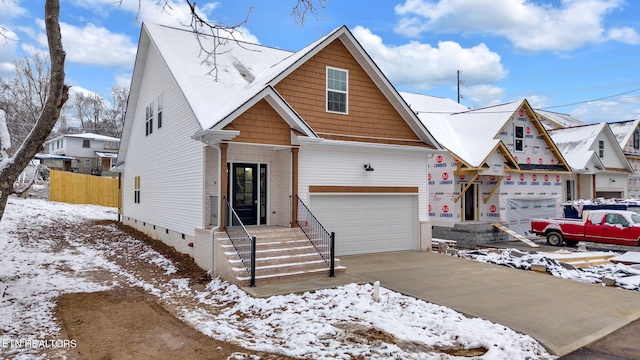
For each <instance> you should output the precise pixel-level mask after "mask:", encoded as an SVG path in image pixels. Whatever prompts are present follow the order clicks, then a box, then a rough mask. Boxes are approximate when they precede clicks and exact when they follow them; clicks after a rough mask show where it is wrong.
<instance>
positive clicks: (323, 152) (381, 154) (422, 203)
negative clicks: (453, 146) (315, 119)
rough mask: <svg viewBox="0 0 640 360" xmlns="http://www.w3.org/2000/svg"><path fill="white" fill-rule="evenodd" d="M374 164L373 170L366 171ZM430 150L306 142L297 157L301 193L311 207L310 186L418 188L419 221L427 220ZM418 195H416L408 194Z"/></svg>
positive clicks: (299, 193)
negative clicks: (327, 144)
mask: <svg viewBox="0 0 640 360" xmlns="http://www.w3.org/2000/svg"><path fill="white" fill-rule="evenodd" d="M364 164H371V166H372V167H373V168H374V171H364ZM426 177H427V153H426V152H425V151H424V150H422V151H420V150H418V149H415V148H410V147H404V148H390V147H386V146H373V145H371V146H354V145H346V144H345V145H340V144H338V143H337V142H333V143H332V144H331V145H330V146H326V145H322V144H317V145H309V144H305V145H303V146H301V147H300V154H299V158H298V196H300V198H301V199H302V201H304V202H305V203H306V204H307V205H308V206H310V207H311V208H312V207H313V204H310V201H311V197H310V196H309V186H323V185H324V186H358V187H364V186H389V187H400V186H403V187H406V186H411V187H418V213H419V219H418V220H420V221H427V220H429V218H428V213H427V196H428V194H427V193H428V190H427V179H426ZM407 195H412V196H415V195H416V194H415V193H413V194H407Z"/></svg>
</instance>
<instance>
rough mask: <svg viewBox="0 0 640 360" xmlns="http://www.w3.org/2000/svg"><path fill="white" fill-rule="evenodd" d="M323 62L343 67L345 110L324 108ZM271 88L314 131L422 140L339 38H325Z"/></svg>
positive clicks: (367, 138) (357, 137)
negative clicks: (322, 44)
mask: <svg viewBox="0 0 640 360" xmlns="http://www.w3.org/2000/svg"><path fill="white" fill-rule="evenodd" d="M327 66H330V67H334V68H339V69H345V70H347V71H348V72H349V75H348V114H336V113H330V112H327V111H326V109H327V95H326V91H327V90H326V71H327V70H326V69H327ZM276 90H277V91H278V92H279V93H280V94H281V95H282V96H283V98H284V99H285V100H286V101H287V102H288V103H289V104H290V105H291V106H292V107H293V109H294V110H295V111H297V112H298V114H300V115H301V116H302V118H303V119H304V120H305V121H306V122H307V123H308V124H309V126H310V127H311V128H312V129H313V130H314V131H315V132H316V133H318V134H319V135H320V137H323V138H329V139H339V140H347V141H360V142H376V143H390V144H403V145H415V146H425V145H426V144H424V143H423V142H421V141H420V140H419V138H418V136H417V135H416V134H415V133H414V132H413V130H411V128H410V127H409V125H407V123H406V122H405V121H404V119H403V118H402V117H401V116H400V115H399V114H398V112H397V111H396V109H395V108H394V107H393V106H392V105H391V103H389V101H388V100H387V98H386V97H385V96H384V94H382V92H381V91H380V90H379V89H378V87H377V86H376V85H375V83H374V82H373V81H372V80H371V78H369V75H367V73H366V72H365V71H364V70H363V69H362V67H360V64H358V62H357V61H356V60H355V59H354V58H353V56H351V53H349V51H348V50H347V49H346V47H345V46H344V45H343V44H342V42H341V41H340V40H335V41H334V42H332V43H331V44H329V45H328V46H327V47H326V48H324V49H323V50H322V51H320V52H319V53H318V54H316V55H315V56H314V57H313V58H311V59H309V60H308V61H307V62H305V63H304V64H303V65H301V66H300V67H299V68H298V69H296V70H295V71H294V72H292V73H291V74H289V76H287V77H286V78H285V79H283V80H282V81H280V83H278V84H277V85H276ZM340 135H342V136H340ZM390 139H393V140H390Z"/></svg>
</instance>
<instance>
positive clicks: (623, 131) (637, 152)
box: [609, 119, 640, 199]
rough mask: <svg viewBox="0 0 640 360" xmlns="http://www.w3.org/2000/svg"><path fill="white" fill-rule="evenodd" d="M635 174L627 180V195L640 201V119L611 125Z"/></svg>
mask: <svg viewBox="0 0 640 360" xmlns="http://www.w3.org/2000/svg"><path fill="white" fill-rule="evenodd" d="M609 126H610V127H611V131H613V133H614V134H615V136H616V139H617V141H618V144H619V145H620V147H621V148H622V151H623V153H624V155H625V156H626V158H627V160H628V161H629V164H630V165H631V168H632V169H633V174H630V175H629V177H628V179H627V195H628V197H629V198H633V199H640V166H639V165H640V119H636V120H627V121H620V122H612V123H609Z"/></svg>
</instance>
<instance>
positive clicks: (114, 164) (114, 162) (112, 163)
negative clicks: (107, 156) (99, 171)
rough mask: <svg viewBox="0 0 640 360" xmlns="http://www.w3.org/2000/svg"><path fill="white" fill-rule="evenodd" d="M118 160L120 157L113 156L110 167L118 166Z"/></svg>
mask: <svg viewBox="0 0 640 360" xmlns="http://www.w3.org/2000/svg"><path fill="white" fill-rule="evenodd" d="M117 160H118V159H116V158H111V164H110V167H109V168H113V167H116V164H117V162H118V161H117Z"/></svg>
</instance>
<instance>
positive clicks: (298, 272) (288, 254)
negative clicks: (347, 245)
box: [216, 228, 346, 286]
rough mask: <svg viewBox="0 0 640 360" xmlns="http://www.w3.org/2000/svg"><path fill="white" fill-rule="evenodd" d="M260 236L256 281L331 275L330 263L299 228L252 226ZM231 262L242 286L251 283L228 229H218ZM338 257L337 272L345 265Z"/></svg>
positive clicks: (217, 234)
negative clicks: (262, 227)
mask: <svg viewBox="0 0 640 360" xmlns="http://www.w3.org/2000/svg"><path fill="white" fill-rule="evenodd" d="M249 234H250V235H252V236H256V284H257V285H259V284H260V283H273V282H279V281H280V282H282V281H290V280H293V279H303V278H310V277H321V276H329V271H330V270H329V266H328V265H327V263H326V262H325V260H324V259H323V258H322V256H321V255H320V254H319V253H318V251H317V250H316V248H315V247H314V246H313V244H311V242H310V241H309V240H308V239H307V238H306V236H305V235H304V233H303V232H302V230H300V229H299V228H275V229H274V228H267V229H250V230H249ZM216 239H217V241H219V242H221V244H220V246H221V248H222V249H223V251H224V254H225V256H226V258H227V265H228V266H229V268H230V270H231V272H232V274H234V275H235V277H236V279H237V283H238V285H240V286H248V285H249V283H250V277H249V274H248V272H247V270H246V268H245V266H244V264H243V263H242V260H240V257H239V256H238V254H237V252H236V249H235V248H234V246H233V244H231V241H230V240H229V238H228V237H227V235H226V233H216ZM339 263H340V260H339V259H335V264H336V269H335V273H336V274H340V273H344V272H345V270H346V269H345V267H344V266H340V265H339Z"/></svg>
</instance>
